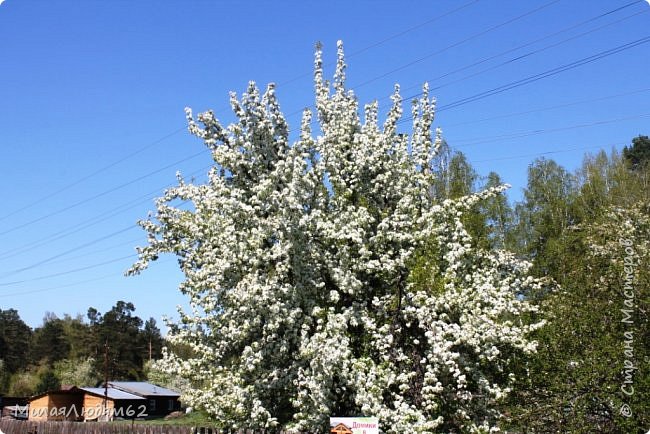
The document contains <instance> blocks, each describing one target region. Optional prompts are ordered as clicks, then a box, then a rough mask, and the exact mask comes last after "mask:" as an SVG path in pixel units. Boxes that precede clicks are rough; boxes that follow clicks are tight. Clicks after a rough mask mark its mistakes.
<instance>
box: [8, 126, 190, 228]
mask: <svg viewBox="0 0 650 434" xmlns="http://www.w3.org/2000/svg"><path fill="white" fill-rule="evenodd" d="M185 128H186V127H182V128H179V129H177V130H174V131H172V132H171V133H169V134H166V135H164V136H162V137H161V138H159V139H156V140H154V141H153V142H151V143H149V144H147V145H145V146H143V147H142V148H140V149H138V150H136V151H134V152H132V153H130V154H128V155H126V156H124V157H122V158H120V159H119V160H116V161H114V162H112V163H110V164H108V165H107V166H104V167H101V168H99V169H97V170H95V171H94V172H92V173H90V174H88V175H86V176H84V177H82V178H80V179H78V180H76V181H74V182H72V183H70V184H68V185H66V186H64V187H61V188H59V189H57V190H55V191H54V192H52V193H49V194H47V195H45V196H42V197H40V198H38V199H37V200H35V201H33V202H30V203H28V204H27V205H25V206H23V207H21V208H18V209H16V210H14V211H12V212H10V213H9V214H5V215H4V216H2V217H0V221H2V220H5V219H7V218H9V217H11V216H14V215H16V214H18V213H19V212H22V211H25V210H27V209H30V208H32V207H34V206H36V205H40V204H41V203H42V202H43V201H45V200H48V199H51V198H53V197H56V196H58V195H59V194H61V193H63V192H64V191H67V190H70V189H71V188H72V187H75V186H77V185H79V184H81V183H83V182H85V181H87V180H89V179H91V178H93V177H95V176H97V175H99V174H100V173H103V172H106V171H107V170H109V169H111V168H113V167H115V166H117V165H119V164H121V163H123V162H125V161H126V160H129V159H130V158H133V157H135V156H136V155H138V154H141V153H143V152H144V151H146V150H147V149H150V148H152V147H154V146H156V145H157V144H159V143H161V142H163V141H164V140H167V139H168V138H170V137H172V136H174V135H175V134H178V133H179V132H181V131H183V130H184V129H185Z"/></svg>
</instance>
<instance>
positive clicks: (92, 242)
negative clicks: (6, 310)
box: [2, 225, 136, 278]
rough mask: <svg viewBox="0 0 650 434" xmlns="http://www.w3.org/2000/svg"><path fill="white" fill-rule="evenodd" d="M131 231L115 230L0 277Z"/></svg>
mask: <svg viewBox="0 0 650 434" xmlns="http://www.w3.org/2000/svg"><path fill="white" fill-rule="evenodd" d="M133 229H136V226H133V225H129V226H127V227H125V228H122V229H119V230H117V231H115V232H112V233H110V234H108V235H104V236H102V237H99V238H96V239H94V240H92V241H88V242H86V243H83V244H80V245H78V246H75V247H73V248H71V249H68V250H66V251H64V252H61V253H58V254H56V255H53V256H50V257H49V258H46V259H43V260H40V261H38V262H35V263H33V264H31V265H28V266H26V267H22V268H18V269H16V270H13V271H9V272H7V273H4V274H3V275H2V277H3V278H4V277H8V276H12V275H14V274H18V273H22V272H23V271H27V270H31V269H33V268H36V267H38V266H40V265H43V264H47V263H48V262H50V261H53V260H55V259H58V258H60V257H62V256H66V255H68V254H70V253H72V252H76V251H78V250H81V249H83V248H86V247H89V246H93V245H95V244H98V243H99V242H101V241H104V240H106V239H108V238H111V237H114V236H115V235H120V234H123V233H124V232H127V231H130V230H133Z"/></svg>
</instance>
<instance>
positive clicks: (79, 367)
mask: <svg viewBox="0 0 650 434" xmlns="http://www.w3.org/2000/svg"><path fill="white" fill-rule="evenodd" d="M54 373H55V375H56V377H57V378H58V379H59V381H60V382H61V384H62V385H75V386H94V385H95V384H97V383H99V382H100V381H101V380H102V378H101V375H99V374H98V373H97V371H95V360H94V359H93V358H91V357H89V358H86V359H64V360H60V361H58V362H56V363H55V364H54Z"/></svg>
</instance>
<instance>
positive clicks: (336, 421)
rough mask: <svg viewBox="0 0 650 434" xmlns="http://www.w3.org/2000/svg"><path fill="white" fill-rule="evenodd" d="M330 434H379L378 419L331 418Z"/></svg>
mask: <svg viewBox="0 0 650 434" xmlns="http://www.w3.org/2000/svg"><path fill="white" fill-rule="evenodd" d="M330 434H379V419H377V418H376V417H330Z"/></svg>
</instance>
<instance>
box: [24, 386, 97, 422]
mask: <svg viewBox="0 0 650 434" xmlns="http://www.w3.org/2000/svg"><path fill="white" fill-rule="evenodd" d="M83 395H84V393H83V391H80V390H79V389H77V388H71V389H67V390H50V391H49V392H45V393H41V394H40V395H36V396H32V397H31V398H30V399H29V415H28V418H29V420H34V421H39V420H43V421H46V420H70V421H74V420H81V418H82V413H83Z"/></svg>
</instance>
